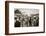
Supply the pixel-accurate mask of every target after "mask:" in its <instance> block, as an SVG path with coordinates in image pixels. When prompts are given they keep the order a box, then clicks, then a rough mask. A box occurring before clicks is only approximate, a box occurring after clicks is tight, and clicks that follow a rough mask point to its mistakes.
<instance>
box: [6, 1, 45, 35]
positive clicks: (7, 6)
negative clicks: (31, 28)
mask: <svg viewBox="0 0 46 36" xmlns="http://www.w3.org/2000/svg"><path fill="white" fill-rule="evenodd" d="M9 3H26V4H40V5H41V4H42V5H43V12H44V13H43V14H44V15H43V17H44V23H43V24H44V26H43V28H44V29H43V32H42V31H41V32H26V33H9ZM44 32H45V3H40V2H22V1H5V35H19V34H35V33H44Z"/></svg>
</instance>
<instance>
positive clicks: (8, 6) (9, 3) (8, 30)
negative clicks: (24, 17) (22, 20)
mask: <svg viewBox="0 0 46 36" xmlns="http://www.w3.org/2000/svg"><path fill="white" fill-rule="evenodd" d="M28 4H29V5H28ZM12 5H13V6H12ZM20 5H21V6H20ZM22 5H23V6H24V5H25V6H24V7H23V6H22ZM33 5H34V6H33ZM26 6H27V7H28V11H29V10H32V8H33V11H34V12H35V11H36V10H37V9H38V8H37V7H39V8H40V9H39V10H40V11H39V12H41V13H39V14H41V15H39V16H40V20H41V21H40V22H41V24H42V25H41V26H40V25H39V26H40V27H39V28H38V29H37V27H34V26H33V27H34V29H32V30H33V31H32V30H30V31H29V30H28V29H25V30H24V28H29V27H24V28H23V27H20V28H16V27H15V28H16V29H17V30H18V32H17V30H15V29H14V28H11V27H12V24H11V23H12V22H13V21H14V20H11V23H10V19H11V17H10V14H9V13H11V12H12V13H13V12H14V11H13V9H15V10H16V8H17V9H18V8H19V9H20V10H23V11H24V10H27V7H26ZM14 7H15V8H14ZM25 7H26V9H25ZM30 7H31V9H30ZM41 8H42V9H41ZM11 9H12V10H11ZM24 12H26V11H24ZM12 13H11V14H12ZM12 15H13V14H12ZM12 15H11V16H12ZM41 16H42V19H41ZM40 22H39V23H40ZM42 22H43V23H42ZM10 25H11V27H10ZM33 27H31V28H33ZM22 28H23V30H22ZM31 28H29V29H31ZM35 28H36V31H35ZM41 28H42V30H41ZM12 29H13V30H12ZM39 29H40V30H39ZM11 30H12V31H11ZM38 30H39V31H38ZM25 31H26V32H25ZM27 31H28V32H27ZM31 31H32V32H31ZM44 32H45V3H40V2H22V1H5V35H18V34H35V33H44Z"/></svg>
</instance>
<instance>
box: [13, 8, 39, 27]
mask: <svg viewBox="0 0 46 36" xmlns="http://www.w3.org/2000/svg"><path fill="white" fill-rule="evenodd" d="M14 22H15V24H14V27H36V26H37V27H38V26H39V9H26V8H19V9H16V8H15V10H14Z"/></svg>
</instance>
